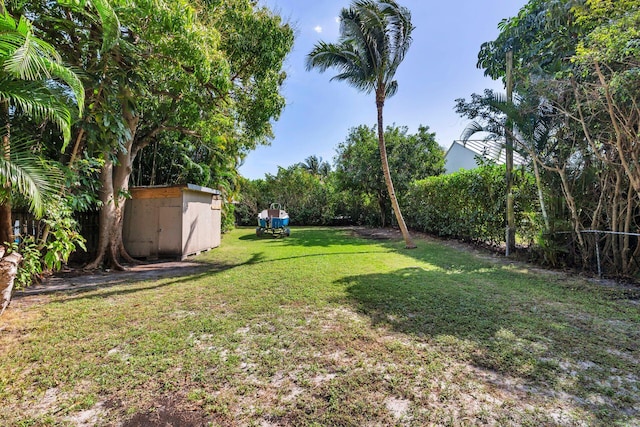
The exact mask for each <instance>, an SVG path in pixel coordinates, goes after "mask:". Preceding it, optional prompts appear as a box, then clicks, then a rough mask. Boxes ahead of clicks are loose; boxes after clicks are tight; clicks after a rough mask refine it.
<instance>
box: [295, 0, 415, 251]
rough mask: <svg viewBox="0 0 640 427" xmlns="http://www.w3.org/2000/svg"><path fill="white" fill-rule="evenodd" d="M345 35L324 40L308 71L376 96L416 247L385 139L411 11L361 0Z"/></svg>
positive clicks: (345, 17) (347, 18)
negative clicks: (329, 75) (332, 40)
mask: <svg viewBox="0 0 640 427" xmlns="http://www.w3.org/2000/svg"><path fill="white" fill-rule="evenodd" d="M340 21H341V25H340V37H339V39H338V42H337V43H335V44H328V43H324V42H320V43H319V44H317V45H316V46H315V47H314V49H313V50H312V51H311V52H310V53H309V55H308V56H307V68H308V69H311V68H318V69H319V70H320V71H322V72H323V71H326V70H327V69H329V68H336V69H337V70H339V74H337V75H336V76H334V77H333V79H335V80H344V81H346V82H348V83H349V84H351V85H352V86H354V87H355V88H357V89H359V90H362V91H364V92H366V93H371V92H374V93H375V97H376V108H377V111H378V144H379V147H380V158H381V162H382V170H383V175H384V179H385V183H386V186H387V192H388V194H389V197H390V199H391V205H392V206H393V211H394V212H395V215H396V219H397V221H398V225H399V226H400V230H401V231H402V235H403V236H404V240H405V246H406V247H407V248H415V247H416V245H415V244H414V243H413V241H412V240H411V236H410V235H409V230H408V229H407V226H406V224H405V222H404V219H403V218H402V212H401V211H400V205H399V203H398V199H397V196H396V192H395V189H394V186H393V181H392V179H391V173H390V170H389V162H388V159H387V149H386V146H385V139H384V123H383V109H384V103H385V100H386V99H387V98H388V97H391V96H393V95H394V94H395V93H396V92H397V90H398V82H397V81H396V80H394V77H395V73H396V70H397V69H398V66H399V65H400V63H401V62H402V60H403V59H404V56H405V54H406V53H407V51H408V49H409V46H410V45H411V32H412V31H413V28H414V27H413V25H412V24H411V13H410V12H409V10H408V9H407V8H405V7H401V6H400V5H398V4H397V3H396V2H395V1H393V0H357V1H355V2H353V3H352V5H351V7H349V8H345V9H343V10H342V12H341V14H340Z"/></svg>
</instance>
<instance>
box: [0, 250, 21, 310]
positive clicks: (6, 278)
mask: <svg viewBox="0 0 640 427" xmlns="http://www.w3.org/2000/svg"><path fill="white" fill-rule="evenodd" d="M5 250H6V248H5V247H4V246H0V259H1V260H0V295H1V296H2V308H1V309H0V316H1V315H2V313H4V311H5V310H6V308H7V307H8V306H9V303H10V302H11V295H12V293H13V283H14V281H15V278H16V274H17V273H18V265H19V264H20V262H21V261H22V255H20V254H19V253H17V252H13V253H11V254H9V255H7V256H6V257H5V256H4V254H5Z"/></svg>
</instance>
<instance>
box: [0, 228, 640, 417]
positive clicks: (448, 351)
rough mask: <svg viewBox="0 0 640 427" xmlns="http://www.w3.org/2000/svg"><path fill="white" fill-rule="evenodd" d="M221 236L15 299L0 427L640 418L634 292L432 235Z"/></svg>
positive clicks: (4, 329) (246, 232)
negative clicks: (66, 288)
mask: <svg viewBox="0 0 640 427" xmlns="http://www.w3.org/2000/svg"><path fill="white" fill-rule="evenodd" d="M416 243H417V244H418V246H419V248H418V249H416V250H405V249H403V246H404V244H403V242H402V241H400V240H372V239H364V238H361V237H358V236H354V235H353V234H352V232H351V231H349V230H348V229H329V228H294V229H293V230H292V233H291V237H288V238H283V239H273V238H270V237H267V238H261V239H258V238H256V237H255V233H254V230H253V229H240V230H235V231H234V232H232V233H230V234H227V235H225V236H224V239H223V244H222V247H220V248H218V249H216V250H214V251H211V252H209V253H207V254H203V255H201V256H199V257H197V258H196V261H198V262H201V263H204V264H206V265H207V267H206V268H205V270H204V271H200V272H197V273H196V274H191V275H186V276H181V277H168V278H157V279H152V280H147V281H142V282H131V283H126V284H112V285H105V286H103V287H100V288H98V289H90V290H86V291H84V292H73V293H72V292H66V293H57V294H54V295H50V296H28V297H22V298H18V299H16V300H14V302H13V303H12V305H11V307H10V309H9V310H8V311H7V312H6V313H5V316H3V317H2V318H0V402H2V404H1V405H0V424H2V425H21V426H32V425H36V426H39V425H65V424H68V425H123V426H138V425H149V424H154V423H155V425H176V426H177V425H180V426H189V425H193V426H196V425H207V424H210V425H221V426H334V425H336V426H364V425H368V426H387V425H400V426H414V425H415V426H424V425H438V426H440V425H451V426H466V425H469V426H471V425H500V426H502V425H513V426H521V425H530V426H541V425H545V426H554V425H557V426H582V425H584V426H593V425H603V426H611V425H619V426H638V425H640V390H639V387H640V383H639V381H640V305H639V304H638V302H639V301H638V292H635V291H633V290H631V291H630V290H628V289H627V290H622V289H620V288H616V287H607V286H602V285H597V284H595V283H592V282H589V281H586V280H584V279H580V278H576V277H570V276H567V275H564V274H559V273H552V272H540V271H539V270H532V269H529V268H527V267H526V266H524V265H522V264H510V263H508V262H505V260H503V259H500V258H493V257H490V256H478V255H477V254H474V253H473V252H469V251H464V250H460V249H459V248H455V247H450V246H447V245H445V244H443V243H441V242H437V241H434V240H430V239H423V238H417V239H416Z"/></svg>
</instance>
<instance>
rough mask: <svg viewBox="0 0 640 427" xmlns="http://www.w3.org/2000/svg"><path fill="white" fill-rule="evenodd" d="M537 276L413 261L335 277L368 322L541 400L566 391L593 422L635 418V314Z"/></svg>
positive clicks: (639, 396) (638, 398) (637, 397)
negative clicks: (518, 383) (521, 385)
mask: <svg viewBox="0 0 640 427" xmlns="http://www.w3.org/2000/svg"><path fill="white" fill-rule="evenodd" d="M543 280H544V279H535V278H532V277H531V275H528V274H525V273H517V272H513V271H504V270H499V269H485V270H482V269H478V268H475V267H474V268H472V267H471V264H470V265H469V268H467V269H466V270H464V269H463V270H459V271H458V272H457V274H450V273H449V272H447V271H446V270H435V271H431V270H424V269H422V268H420V267H416V268H405V269H400V270H396V271H394V272H391V273H387V274H369V275H358V276H350V277H345V278H343V279H341V280H339V283H341V284H342V285H344V286H345V287H346V290H347V295H348V299H349V300H350V301H351V302H352V303H353V304H354V305H355V306H356V308H357V310H358V311H360V312H361V313H363V314H364V315H366V316H368V317H369V318H370V319H371V322H372V324H373V325H374V326H376V325H377V326H385V327H390V328H392V329H393V330H396V331H399V332H402V333H405V334H409V335H413V336H416V337H419V338H420V339H425V340H427V341H428V342H430V343H432V344H434V345H436V346H438V347H439V348H442V349H443V350H444V351H445V352H447V353H448V354H451V355H452V356H453V357H454V358H455V359H456V360H460V361H464V362H468V363H471V364H472V365H475V366H477V367H479V368H482V369H488V370H489V371H490V372H491V371H495V372H497V373H499V374H504V375H507V376H512V377H516V378H521V379H523V380H524V381H525V383H527V384H528V386H527V387H530V390H537V393H539V394H541V395H543V396H545V397H551V396H567V395H568V396H569V400H570V401H571V404H577V405H579V406H581V407H583V408H585V409H586V410H588V411H591V412H593V413H594V414H595V415H596V416H597V417H599V418H600V419H602V420H603V421H605V420H606V421H607V422H608V421H624V420H625V419H627V418H628V417H634V416H637V415H639V411H638V409H637V408H638V407H639V406H638V405H639V404H640V393H638V390H637V383H638V381H640V378H639V376H638V372H637V370H636V369H637V365H636V362H634V361H637V360H638V359H637V358H638V355H639V352H638V338H640V337H639V334H638V332H637V331H638V326H639V324H640V322H638V317H637V314H636V315H635V316H633V315H631V316H629V317H630V318H631V319H633V320H622V319H627V318H626V317H625V315H624V311H620V312H618V314H617V315H616V312H615V310H616V308H615V307H614V306H613V305H612V302H611V301H606V300H604V299H602V298H601V297H600V296H598V294H597V293H595V292H594V291H593V289H592V290H591V291H587V290H580V289H579V290H575V291H574V292H575V293H577V295H575V296H573V295H571V294H570V293H569V292H567V290H566V289H562V287H561V286H558V285H554V284H548V283H546V282H544V281H543ZM587 292H594V294H593V295H591V296H590V295H588V294H587ZM590 297H591V298H592V301H591V302H588V303H587V302H586V301H587V300H588V299H589V298H590ZM582 301H585V302H584V303H583V302H582ZM627 310H629V313H631V310H633V308H628V309H627ZM621 377H623V378H627V380H620V378H621ZM630 408H636V409H630Z"/></svg>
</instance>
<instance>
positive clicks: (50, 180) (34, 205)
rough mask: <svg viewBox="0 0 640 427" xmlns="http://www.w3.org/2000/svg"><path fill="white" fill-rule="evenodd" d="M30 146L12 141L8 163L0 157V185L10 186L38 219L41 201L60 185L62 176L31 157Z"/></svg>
mask: <svg viewBox="0 0 640 427" xmlns="http://www.w3.org/2000/svg"><path fill="white" fill-rule="evenodd" d="M32 145H33V142H32V141H16V140H15V139H14V140H12V145H11V152H10V159H6V158H5V156H4V155H3V156H0V185H2V186H6V185H7V184H8V185H10V187H11V188H12V189H13V190H15V191H17V192H18V193H20V194H21V195H23V196H24V197H25V198H26V199H27V200H28V201H29V209H30V210H31V211H32V212H33V213H34V214H35V215H36V216H42V215H43V214H44V200H45V198H46V197H47V196H48V195H49V194H53V193H54V192H55V191H56V188H57V187H59V186H60V185H61V182H62V174H61V173H60V171H58V170H57V169H52V168H48V167H47V166H46V165H45V164H44V163H43V161H42V159H40V158H38V157H36V156H34V155H33V154H32V153H31V151H30V147H31V146H32Z"/></svg>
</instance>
